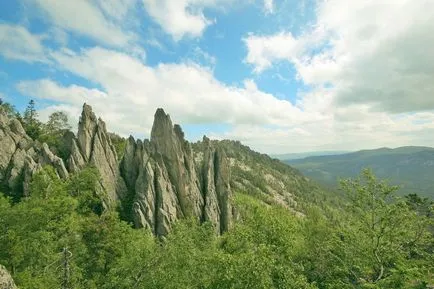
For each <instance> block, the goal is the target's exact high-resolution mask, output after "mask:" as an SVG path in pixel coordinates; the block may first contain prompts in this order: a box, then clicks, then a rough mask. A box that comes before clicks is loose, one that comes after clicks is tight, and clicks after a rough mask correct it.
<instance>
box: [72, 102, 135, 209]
mask: <svg viewBox="0 0 434 289" xmlns="http://www.w3.org/2000/svg"><path fill="white" fill-rule="evenodd" d="M87 164H90V165H92V166H95V167H96V168H97V169H98V171H99V172H100V175H101V186H102V188H103V190H104V191H105V192H106V194H107V197H108V200H106V201H107V204H106V205H111V204H113V205H114V204H115V203H116V202H117V201H118V200H122V199H123V198H125V197H126V193H127V189H126V186H125V182H124V180H123V179H122V178H121V176H120V171H119V166H118V159H117V155H116V150H115V148H114V147H113V145H112V143H111V140H110V137H109V136H108V133H107V129H106V125H105V122H104V121H103V120H102V119H101V118H97V117H96V115H95V113H94V112H93V111H92V107H91V106H90V105H88V104H86V103H85V104H84V105H83V111H82V113H81V117H80V121H79V123H78V133H77V139H72V140H71V154H70V157H69V160H68V166H69V169H70V170H71V171H77V170H80V169H81V168H83V167H84V166H85V165H87Z"/></svg>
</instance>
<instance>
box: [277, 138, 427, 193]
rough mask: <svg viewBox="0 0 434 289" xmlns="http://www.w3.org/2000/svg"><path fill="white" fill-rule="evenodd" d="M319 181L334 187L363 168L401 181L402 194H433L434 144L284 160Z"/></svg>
mask: <svg viewBox="0 0 434 289" xmlns="http://www.w3.org/2000/svg"><path fill="white" fill-rule="evenodd" d="M284 162H285V163H287V164H290V165H291V166H294V167H296V168H297V169H299V170H300V171H302V172H303V174H305V175H306V176H308V177H310V178H312V179H314V180H316V181H317V182H319V183H321V184H323V185H326V186H329V187H330V186H331V187H335V186H336V185H337V184H338V182H339V179H340V178H349V177H355V176H357V175H358V174H359V173H360V171H361V170H362V169H363V168H371V169H372V170H373V171H374V173H375V174H376V175H377V176H379V177H380V178H383V179H388V180H389V181H390V183H392V184H396V185H400V186H401V189H400V192H401V193H402V194H408V193H418V194H420V195H423V196H426V197H431V198H433V197H434V182H433V176H434V148H432V147H422V146H406V147H399V148H395V149H391V148H379V149H374V150H361V151H358V152H353V153H346V154H340V155H326V156H311V157H306V158H303V159H292V160H291V159H287V160H285V161H284Z"/></svg>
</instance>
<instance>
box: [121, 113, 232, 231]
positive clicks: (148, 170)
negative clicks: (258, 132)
mask: <svg viewBox="0 0 434 289" xmlns="http://www.w3.org/2000/svg"><path fill="white" fill-rule="evenodd" d="M205 154H206V158H205V159H203V163H201V164H200V165H197V164H196V163H195V160H194V158H193V151H192V148H191V145H190V143H188V142H187V141H186V140H185V139H184V133H183V132H182V130H181V128H180V126H179V125H173V124H172V121H171V119H170V117H169V115H167V114H166V113H165V112H164V111H163V110H162V109H158V110H157V112H156V113H155V116H154V124H153V127H152V131H151V140H150V141H144V142H142V141H140V140H138V141H135V140H134V138H132V137H130V138H129V139H128V143H127V145H126V149H125V154H124V157H123V160H122V164H121V171H122V175H123V177H124V179H125V181H126V184H127V187H128V190H129V192H132V193H133V194H134V195H133V197H132V205H131V206H132V208H131V211H132V215H133V216H132V217H133V220H134V223H135V225H136V226H137V227H148V228H150V229H151V230H152V231H153V232H154V233H155V234H156V235H165V234H166V233H167V232H168V231H169V230H170V226H171V224H172V223H173V222H174V221H175V220H177V219H179V218H182V217H193V218H196V219H197V220H199V221H209V222H211V223H212V224H213V225H214V227H215V228H216V232H218V233H221V232H223V231H225V230H227V229H228V227H229V224H230V211H231V208H230V205H229V198H230V186H229V166H228V164H227V162H225V160H224V159H225V157H224V154H223V153H222V152H217V150H215V149H213V148H211V147H209V149H208V150H207V151H206V153H205Z"/></svg>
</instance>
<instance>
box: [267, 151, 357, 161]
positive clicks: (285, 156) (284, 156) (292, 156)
mask: <svg viewBox="0 0 434 289" xmlns="http://www.w3.org/2000/svg"><path fill="white" fill-rule="evenodd" d="M347 153H350V152H349V151H317V152H304V153H288V154H276V155H270V156H271V157H272V158H275V159H278V160H298V159H303V158H307V157H313V156H329V155H342V154H347Z"/></svg>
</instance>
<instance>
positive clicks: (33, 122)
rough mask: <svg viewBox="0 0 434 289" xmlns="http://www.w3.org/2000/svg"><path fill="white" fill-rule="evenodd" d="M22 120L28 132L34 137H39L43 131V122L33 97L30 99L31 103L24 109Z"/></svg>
mask: <svg viewBox="0 0 434 289" xmlns="http://www.w3.org/2000/svg"><path fill="white" fill-rule="evenodd" d="M22 122H23V127H24V130H25V131H26V133H27V134H28V135H29V136H30V137H31V138H32V139H35V140H36V139H38V138H39V136H40V135H41V133H42V124H41V122H40V121H39V120H38V112H37V111H36V107H35V101H34V100H33V99H32V100H30V101H29V104H28V105H27V108H26V110H25V111H24V117H23V119H22Z"/></svg>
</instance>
